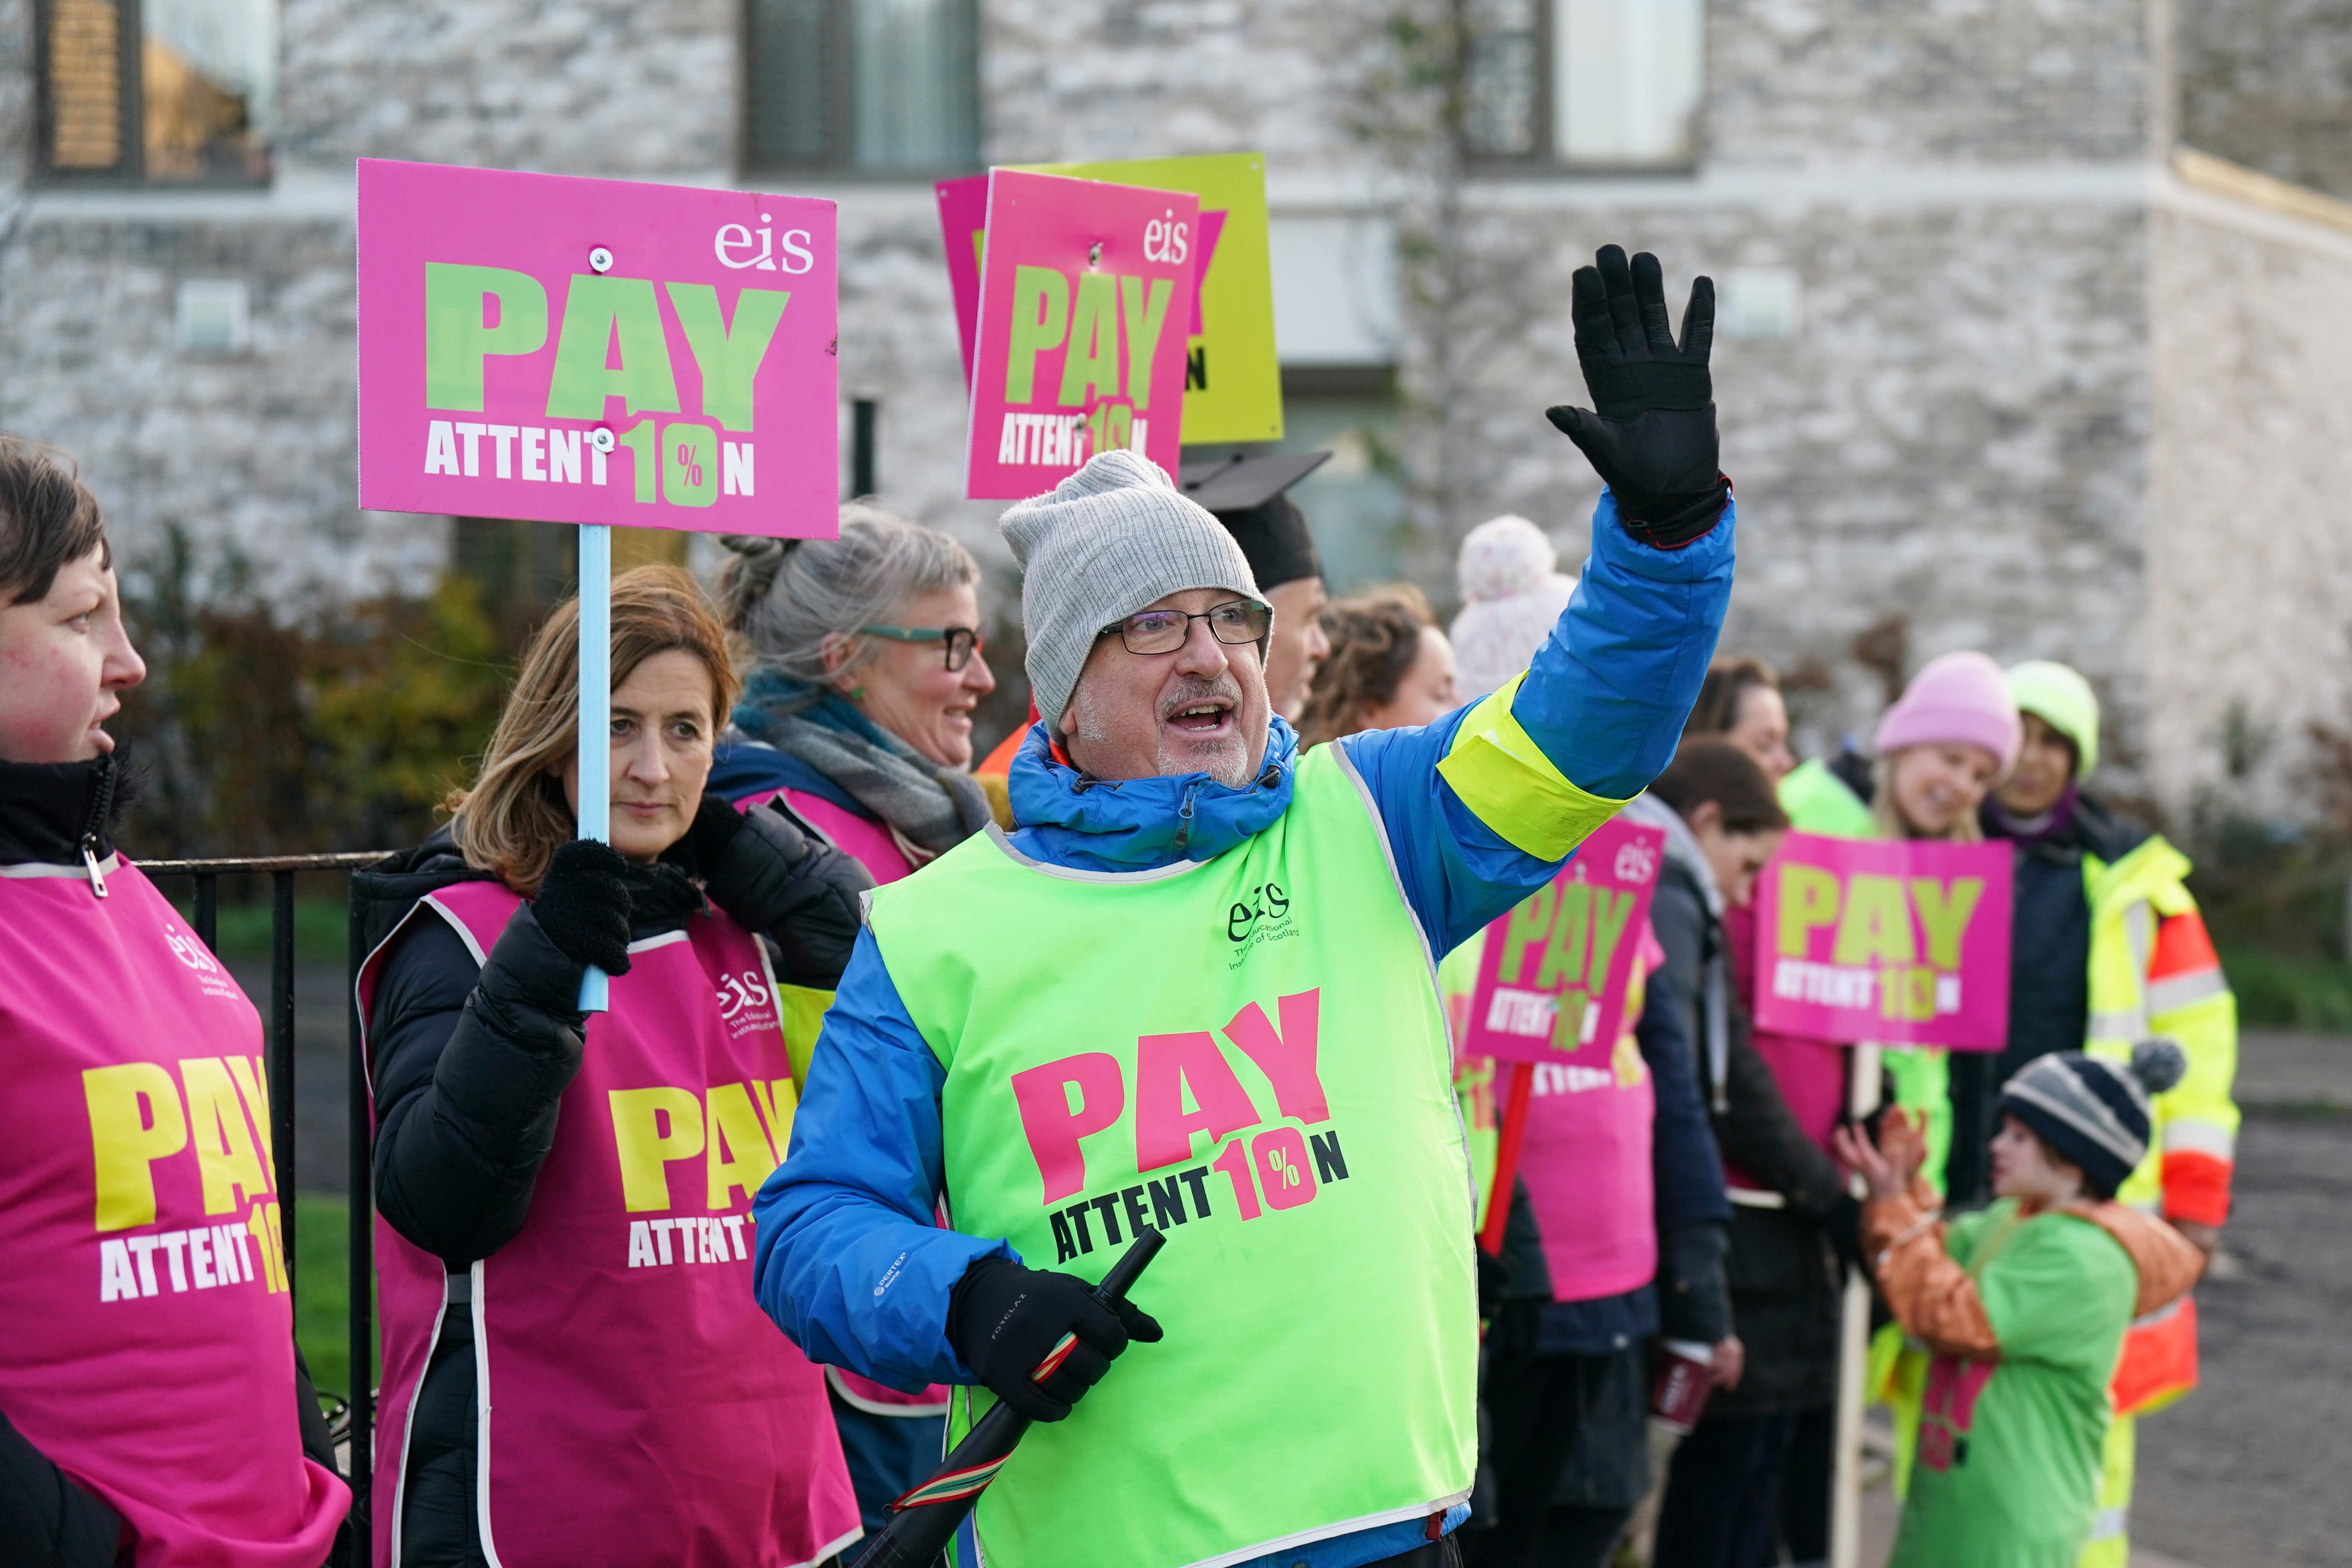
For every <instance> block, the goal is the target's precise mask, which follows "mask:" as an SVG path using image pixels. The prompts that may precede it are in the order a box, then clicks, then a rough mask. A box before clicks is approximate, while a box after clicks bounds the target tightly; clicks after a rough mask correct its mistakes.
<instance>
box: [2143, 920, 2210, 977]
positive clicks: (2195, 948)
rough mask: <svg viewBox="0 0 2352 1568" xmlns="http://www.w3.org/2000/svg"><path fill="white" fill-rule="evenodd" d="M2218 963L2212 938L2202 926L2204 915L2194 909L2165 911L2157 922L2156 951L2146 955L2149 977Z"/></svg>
mask: <svg viewBox="0 0 2352 1568" xmlns="http://www.w3.org/2000/svg"><path fill="white" fill-rule="evenodd" d="M2219 968H2221V954H2220V953H2218V952H2214V951H2213V938H2212V937H2211V935H2210V934H2209V933H2208V932H2207V931H2206V930H2205V919H2204V917H2203V916H2202V915H2200V914H2199V913H2198V912H2197V911H2196V910H2193V909H2192V910H2182V911H2181V912H2180V913H2179V914H2177V915H2167V916H2165V917H2164V919H2163V920H2162V921H2159V922H2158V925H2157V928H2156V951H2155V952H2151V953H2150V954H2148V959H2147V977H2148V978H2149V979H2150V980H2165V979H2169V978H2170V977H2171V976H2173V975H2176V974H2185V973H2189V972H2190V971H2191V970H2198V969H2219Z"/></svg>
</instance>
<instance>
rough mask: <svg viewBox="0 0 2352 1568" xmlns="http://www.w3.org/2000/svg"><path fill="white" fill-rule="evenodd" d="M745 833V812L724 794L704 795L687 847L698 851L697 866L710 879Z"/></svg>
mask: <svg viewBox="0 0 2352 1568" xmlns="http://www.w3.org/2000/svg"><path fill="white" fill-rule="evenodd" d="M770 815H771V816H772V815H774V814H773V813H771V814H770ZM742 836H743V813H741V812H740V811H738V810H736V809H735V807H734V805H733V804H732V803H731V802H730V801H729V800H728V799H727V798H726V797H725V796H723V795H704V796H703V797H702V804H701V805H698V806H696V807H695V808H694V821H693V822H692V823H690V824H689V825H688V827H687V830H686V842H687V847H688V848H689V849H691V850H692V851H693V852H694V862H693V863H694V867H695V868H697V869H698V870H700V871H701V872H702V873H703V875H704V877H705V878H706V879H707V878H708V877H709V876H710V875H711V873H713V872H714V871H716V870H717V869H718V868H719V866H720V865H721V864H722V863H723V862H724V861H725V860H726V858H727V851H728V849H729V848H730V847H731V846H732V845H733V844H734V842H735V840H736V839H738V838H740V837H742ZM794 837H798V835H795V836H794ZM729 912H730V913H732V912H733V911H731V910H730V911H729Z"/></svg>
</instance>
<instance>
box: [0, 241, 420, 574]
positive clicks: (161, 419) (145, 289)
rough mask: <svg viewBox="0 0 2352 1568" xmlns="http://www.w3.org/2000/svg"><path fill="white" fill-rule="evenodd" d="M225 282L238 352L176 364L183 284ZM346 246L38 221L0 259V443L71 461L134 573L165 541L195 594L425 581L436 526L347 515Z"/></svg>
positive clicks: (351, 416)
mask: <svg viewBox="0 0 2352 1568" xmlns="http://www.w3.org/2000/svg"><path fill="white" fill-rule="evenodd" d="M189 278H199V279H242V280H244V281H245V282H246V283H247V285H248V286H249V288H250V289H251V293H252V340H251V345H250V347H249V349H248V350H247V352H246V353H243V354H240V355H237V356H236V357H234V358H224V359H191V358H188V357H186V356H184V355H183V354H182V353H180V352H179V349H178V346H177V341H176V332H175V326H174V314H173V294H174V290H175V288H176V286H177V284H178V283H179V282H180V281H181V280H182V279H189ZM0 363H5V365H6V366H7V367H8V368H7V374H5V376H0V428H8V429H13V430H16V431H19V432H22V433H25V434H29V435H34V436H38V437H43V438H45V439H47V440H51V441H55V442H57V443H58V444H59V445H61V446H63V447H67V448H68V449H69V450H70V451H72V452H73V453H74V454H75V455H76V456H77V457H78V458H79V459H80V461H81V465H82V470H83V473H84V475H85V476H86V477H87V478H88V479H89V481H90V483H91V485H92V487H93V488H94V489H96V490H97V491H98V494H99V496H100V500H102V501H103V502H104V504H105V505H106V508H107V510H108V514H109V516H110V520H111V525H112V531H113V533H114V536H115V540H116V547H117V549H118V551H119V552H121V555H122V557H123V559H124V561H125V563H126V565H127V567H129V568H130V569H131V570H132V571H133V572H137V571H141V570H143V569H145V568H146V567H148V566H150V565H152V564H153V563H155V561H156V559H157V557H158V556H159V554H160V552H161V551H162V549H163V542H164V539H165V537H166V535H167V533H168V532H170V531H178V532H179V533H181V534H182V535H184V537H185V538H186V540H187V541H188V542H189V544H190V546H191V549H192V551H193V553H194V560H195V563H196V565H197V571H198V581H197V584H196V586H197V587H199V588H200V589H203V588H205V587H211V588H214V589H219V590H226V589H228V588H231V587H233V586H235V585H236V584H239V583H240V582H243V583H249V584H251V585H252V586H253V587H255V588H256V589H257V590H258V591H260V592H262V593H264V594H266V595H270V596H273V597H279V598H285V599H294V598H299V597H302V596H305V595H309V594H310V593H313V592H320V591H324V592H327V593H331V594H336V595H364V594H369V593H374V592H380V591H382V590H383V588H385V587H387V586H391V585H394V584H397V585H402V586H407V587H414V586H415V585H417V584H419V583H420V582H423V581H429V578H430V574H431V571H432V570H433V568H434V567H436V566H437V565H438V564H439V563H440V561H441V559H442V558H443V557H444V555H445V553H446V544H445V541H446V525H445V524H443V523H441V522H440V521H438V520H436V519H430V518H394V517H391V516H386V515H382V514H377V515H374V516H373V517H371V516H368V515H365V514H362V513H361V512H360V511H359V510H357V509H356V508H355V507H354V506H353V504H352V493H353V486H354V483H355V481H354V479H353V477H352V476H353V472H354V468H353V426H354V421H355V411H354V407H353V396H354V392H353V382H352V239H351V232H350V229H349V227H348V226H346V225H344V224H342V223H341V222H339V221H336V220H333V219H328V220H324V221H317V220H313V221H271V222H267V223H247V224H234V223H212V222H160V221H137V220H105V221H69V222H53V221H49V220H47V218H45V217H43V216H41V214H40V213H39V212H38V210H37V211H36V213H35V215H34V216H33V218H32V220H31V221H29V222H28V223H27V224H26V226H25V228H24V230H23V232H22V233H21V234H20V235H19V236H18V237H17V239H16V243H15V245H14V246H13V247H10V248H9V249H8V251H7V252H6V254H5V256H0Z"/></svg>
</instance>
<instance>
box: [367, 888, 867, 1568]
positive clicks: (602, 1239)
mask: <svg viewBox="0 0 2352 1568" xmlns="http://www.w3.org/2000/svg"><path fill="white" fill-rule="evenodd" d="M520 902H521V900H520V899H519V898H517V897H516V895H515V894H513V893H511V892H509V891H508V890H507V889H505V888H504V887H502V886H500V885H499V884H498V883H495V882H467V883H461V884H458V885H457V886H455V887H450V888H445V889H441V890H440V891H438V892H436V893H433V894H431V895H429V896H428V897H427V898H425V900H423V901H422V902H421V903H420V905H419V907H418V909H417V910H415V911H413V912H412V913H411V914H410V916H409V919H410V920H418V919H429V918H433V917H435V916H437V917H439V918H441V919H444V920H446V921H448V922H449V923H450V924H451V925H452V926H453V927H455V928H456V929H457V931H458V933H459V934H460V935H461V936H462V937H463V938H464V939H465V940H466V942H467V945H468V946H469V947H471V948H472V949H473V950H474V952H476V954H477V955H478V956H480V955H486V954H488V952H489V951H490V949H491V948H492V947H493V946H494V945H495V944H496V943H497V942H498V938H499V932H500V931H503V930H504V929H505V927H506V923H507V921H508V920H509V918H510V917H511V916H512V914H513V913H514V911H515V910H516V908H517V906H518V905H519V904H520ZM386 945H387V946H389V943H387V944H386ZM382 952H383V950H382V949H379V950H378V955H379V957H380V956H381V953H382ZM376 962H377V961H376V960H375V959H371V960H370V962H369V965H368V967H367V968H366V969H365V970H363V971H362V976H361V988H362V1004H363V1005H364V1003H365V999H366V998H367V996H368V995H369V994H370V993H371V992H372V990H373V982H374V978H375V964H376ZM795 1102H796V1101H795V1098H794V1094H793V1081H792V1073H791V1068H790V1066H789V1064H788V1063H787V1061H786V1059H785V1054H784V1040H783V1035H782V1028H781V1026H780V1020H779V1015H778V1011H777V1007H776V1003H775V1000H774V992H773V989H772V984H771V980H770V977H769V974H768V973H767V966H766V963H765V961H764V959H763V957H762V955H761V952H760V948H759V944H758V942H757V941H756V940H755V939H754V938H753V937H752V936H751V933H750V932H748V931H744V930H743V929H742V928H741V927H740V926H738V925H737V924H736V923H735V922H734V921H731V920H730V919H728V918H727V917H726V916H725V915H724V914H722V913H718V912H715V911H714V912H709V913H706V914H698V915H697V916H695V917H693V918H692V919H691V920H689V921H688V925H687V929H685V930H683V931H672V932H668V933H666V934H664V935H662V936H658V937H653V938H648V939H647V940H646V941H644V942H637V943H635V944H633V945H632V946H631V948H630V969H629V973H626V974H625V975H615V976H614V978H613V991H612V1010H611V1011H610V1012H608V1013H601V1014H596V1015H593V1016H591V1017H590V1019H589V1021H588V1037H587V1049H586V1052H585V1055H584V1058H583V1063H582V1066H581V1069H580V1074H579V1076H578V1077H577V1078H575V1079H572V1085H571V1087H570V1088H568V1089H565V1090H564V1093H563V1099H562V1106H561V1109H560V1111H559V1114H558V1120H557V1124H556V1135H555V1147H554V1150H553V1152H551V1153H550V1154H549V1156H548V1159H547V1163H546V1164H545V1165H544V1166H542V1167H541V1171H540V1175H539V1184H538V1187H537V1189H536V1191H535V1192H534V1193H533V1194H532V1197H531V1206H530V1219H529V1220H528V1222H527V1223H526V1224H525V1225H524V1226H523V1228H522V1231H521V1233H520V1235H518V1236H517V1237H515V1238H514V1239H513V1240H512V1241H510V1242H509V1243H507V1245H506V1246H504V1247H500V1248H499V1250H498V1251H497V1252H495V1253H493V1254H491V1255H490V1256H489V1257H488V1258H485V1259H483V1260H482V1261H481V1262H479V1263H477V1264H476V1265H475V1266H474V1268H473V1274H472V1279H471V1280H470V1282H469V1289H468V1290H467V1292H466V1294H467V1295H468V1296H469V1297H470V1309H471V1310H472V1313H473V1318H474V1345H475V1356H476V1362H475V1376H476V1389H477V1396H478V1399H479V1400H480V1402H481V1406H482V1410H483V1412H484V1414H483V1417H482V1419H483V1427H482V1436H481V1446H480V1463H481V1466H482V1468H483V1475H482V1477H481V1479H480V1483H479V1491H478V1496H479V1497H480V1498H481V1499H482V1506H481V1514H480V1518H481V1529H482V1536H483V1547H484V1550H485V1553H486V1555H488V1557H489V1559H490V1561H492V1562H494V1563H500V1564H502V1568H600V1565H601V1568H638V1565H640V1564H643V1563H652V1562H658V1563H664V1564H677V1565H681V1568H722V1565H723V1568H799V1565H800V1564H804V1563H814V1562H816V1561H818V1560H820V1559H823V1558H825V1557H829V1556H831V1555H832V1554H833V1553H834V1552H837V1551H839V1550H840V1549H841V1547H843V1546H844V1545H845V1544H847V1543H848V1542H850V1541H852V1540H854V1539H856V1536H857V1533H858V1523H857V1507H856V1500H855V1499H854V1497H853V1496H852V1494H851V1491H850V1485H849V1475H848V1471H847V1468H845V1465H844V1464H843V1462H842V1457H841V1447H840V1441H839V1439H838V1438H837V1437H836V1436H835V1431H834V1422H833V1413H832V1410H831V1408H830V1406H829V1405H827V1403H826V1400H825V1394H824V1379H823V1377H822V1375H821V1374H820V1373H818V1371H817V1369H816V1368H815V1366H814V1365H813V1364H812V1363H810V1362H809V1361H808V1359H807V1358H806V1357H804V1356H803V1355H802V1353H801V1352H800V1351H799V1349H798V1348H797V1347H795V1346H794V1345H793V1342H791V1341H789V1340H787V1339H786V1338H784V1336H783V1334H782V1331H779V1330H778V1329H777V1328H776V1326H775V1325H774V1324H773V1323H772V1322H771V1321H769V1320H768V1319H767V1317H766V1316H765V1315H764V1314H762V1313H761V1310H760V1309H759V1306H758V1304H757V1302H756V1301H755V1300H753V1298H752V1293H751V1244H752V1239H753V1232H752V1224H751V1200H752V1197H753V1195H754V1194H757V1193H758V1192H759V1190H760V1184H761V1182H763V1181H764V1180H766V1179H767V1175H768V1173H769V1172H770V1171H771V1170H772V1169H774V1167H775V1165H776V1163H777V1162H778V1160H779V1159H780V1158H781V1156H782V1150H783V1148H784V1145H785V1142H786V1139H787V1136H788V1130H789V1127H790V1121H791V1116H792V1110H793V1105H794V1104H795ZM376 1236H377V1243H376V1245H377V1248H378V1250H377V1258H379V1259H380V1261H381V1268H382V1284H381V1286H380V1292H381V1296H382V1301H383V1415H382V1417H381V1424H380V1426H379V1427H378V1430H379V1431H380V1432H381V1433H382V1434H383V1438H382V1442H383V1454H384V1456H385V1459H384V1462H383V1463H382V1464H380V1465H379V1466H378V1468H377V1471H376V1489H375V1534H376V1551H377V1561H378V1562H383V1563H394V1562H396V1561H397V1559H396V1558H395V1557H394V1549H395V1543H396V1539H397V1538H396V1537H395V1536H394V1529H395V1527H396V1524H397V1522H398V1520H399V1512H400V1509H399V1500H398V1496H397V1487H398V1483H399V1479H400V1476H401V1472H402V1468H403V1465H402V1463H401V1461H400V1458H398V1456H401V1455H403V1454H404V1449H405V1447H406V1444H405V1438H406V1433H407V1426H408V1415H409V1408H410V1404H411V1401H412V1400H413V1399H414V1397H415V1391H416V1388H417V1384H418V1381H419V1379H420V1378H421V1377H422V1375H423V1372H424V1369H425V1365H426V1363H427V1362H428V1360H429V1357H430V1354H431V1350H432V1345H433V1342H434V1339H435V1337H436V1334H437V1333H438V1331H439V1325H440V1321H441V1314H442V1311H443V1303H444V1300H445V1297H446V1294H447V1293H448V1292H447V1291H446V1281H445V1277H444V1272H443V1268H442V1264H441V1261H440V1259H438V1258H433V1257H429V1256H427V1255H426V1254H425V1253H424V1252H422V1251H420V1250H419V1249H417V1248H416V1247H414V1246H411V1245H410V1244H409V1243H408V1242H406V1241H404V1240H403V1239H401V1238H400V1237H398V1236H397V1235H395V1234H394V1232H393V1231H392V1230H391V1229H390V1228H389V1227H388V1226H384V1225H383V1223H382V1222H381V1221H379V1222H378V1224H377V1227H376ZM451 1310H466V1309H465V1308H464V1307H459V1308H455V1309H451Z"/></svg>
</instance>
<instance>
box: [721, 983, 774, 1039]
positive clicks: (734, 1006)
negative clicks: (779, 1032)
mask: <svg viewBox="0 0 2352 1568" xmlns="http://www.w3.org/2000/svg"><path fill="white" fill-rule="evenodd" d="M774 998H775V994H774V993H773V992H772V991H770V990H769V989H768V977H767V976H766V975H764V974H762V973H760V972H759V971H758V970H756V969H747V970H745V971H743V973H740V974H722V975H720V976H719V1018H720V1019H721V1020H723V1021H724V1022H725V1024H726V1025H727V1034H728V1037H729V1038H730V1039H732V1038H735V1037H740V1036H741V1035H742V1034H743V1033H745V1032H746V1031H747V1030H751V1029H772V1028H774V1027H775V1026H776V1009H775V1006H774Z"/></svg>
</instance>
